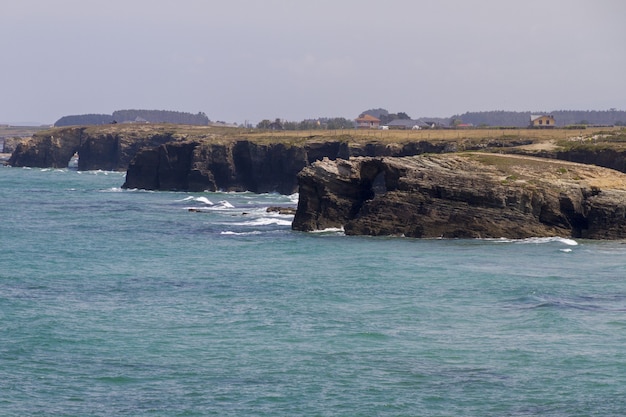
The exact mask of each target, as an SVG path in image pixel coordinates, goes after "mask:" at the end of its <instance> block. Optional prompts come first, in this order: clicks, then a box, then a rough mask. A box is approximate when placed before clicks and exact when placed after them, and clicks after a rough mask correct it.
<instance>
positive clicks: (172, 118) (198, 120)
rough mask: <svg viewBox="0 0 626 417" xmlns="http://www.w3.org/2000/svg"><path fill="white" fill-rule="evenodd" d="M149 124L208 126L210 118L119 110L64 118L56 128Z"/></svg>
mask: <svg viewBox="0 0 626 417" xmlns="http://www.w3.org/2000/svg"><path fill="white" fill-rule="evenodd" d="M127 122H143V123H145V122H149V123H174V124H185V125H201V126H204V125H208V124H209V123H210V120H209V118H208V117H207V115H206V114H204V113H203V112H199V113H198V114H193V113H186V112H179V111H169V110H117V111H115V112H113V114H79V115H72V116H63V117H61V118H60V119H59V120H57V121H56V122H55V123H54V125H55V126H77V125H104V124H110V123H127Z"/></svg>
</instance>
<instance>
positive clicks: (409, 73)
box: [0, 0, 626, 123]
mask: <svg viewBox="0 0 626 417" xmlns="http://www.w3.org/2000/svg"><path fill="white" fill-rule="evenodd" d="M625 18H626V1H623V0H587V1H583V0H523V1H522V0H509V1H503V0H474V1H473V0H420V1H418V0H385V1H381V0H309V1H301V0H220V1H217V0H106V1H105V0H19V1H18V0H3V1H2V4H1V5H0V52H1V57H2V58H1V60H0V92H1V95H0V97H1V99H0V122H5V123H6V122H10V123H16V122H24V121H36V122H41V123H53V122H54V121H56V120H57V119H58V118H60V117H61V116H64V115H72V114H85V113H106V114H110V113H111V112H113V111H115V110H121V109H158V110H176V111H187V112H192V113H197V112H200V111H203V112H205V113H206V114H207V116H208V117H209V118H210V119H211V120H224V121H228V122H240V123H242V122H244V121H245V120H249V121H251V122H255V123H256V122H258V121H260V120H261V119H266V118H267V119H274V118H281V119H287V120H294V121H299V120H302V119H305V118H315V117H324V116H342V117H347V118H354V117H356V116H358V113H360V112H362V111H364V110H367V109H370V108H378V107H383V108H386V109H388V110H389V111H391V112H399V111H403V112H406V113H408V114H409V115H410V116H413V117H423V116H442V117H443V116H451V115H453V114H458V113H464V112H466V111H483V110H517V111H549V110H560V109H576V110H587V109H592V110H606V109H610V108H617V109H621V110H626V24H625V23H624V19H625Z"/></svg>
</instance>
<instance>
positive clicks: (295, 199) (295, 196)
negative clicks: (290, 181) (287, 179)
mask: <svg viewBox="0 0 626 417" xmlns="http://www.w3.org/2000/svg"><path fill="white" fill-rule="evenodd" d="M288 198H289V201H291V202H292V203H296V204H297V203H298V200H299V199H300V194H298V193H294V194H291V195H290V196H288Z"/></svg>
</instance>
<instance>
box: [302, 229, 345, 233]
mask: <svg viewBox="0 0 626 417" xmlns="http://www.w3.org/2000/svg"><path fill="white" fill-rule="evenodd" d="M309 233H326V234H344V233H345V231H344V230H343V227H328V228H326V229H319V230H312V231H311V232H309Z"/></svg>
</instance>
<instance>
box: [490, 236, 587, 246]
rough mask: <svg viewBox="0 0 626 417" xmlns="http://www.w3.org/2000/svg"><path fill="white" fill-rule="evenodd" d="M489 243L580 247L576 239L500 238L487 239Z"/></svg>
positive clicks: (555, 237)
mask: <svg viewBox="0 0 626 417" xmlns="http://www.w3.org/2000/svg"><path fill="white" fill-rule="evenodd" d="M485 240H488V241H493V242H499V243H516V244H534V245H541V244H545V243H562V244H564V245H567V246H578V242H576V241H575V240H574V239H568V238H565V237H558V236H553V237H529V238H526V239H508V238H504V237H503V238H500V239H485Z"/></svg>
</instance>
